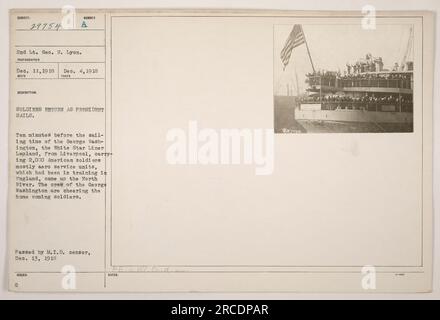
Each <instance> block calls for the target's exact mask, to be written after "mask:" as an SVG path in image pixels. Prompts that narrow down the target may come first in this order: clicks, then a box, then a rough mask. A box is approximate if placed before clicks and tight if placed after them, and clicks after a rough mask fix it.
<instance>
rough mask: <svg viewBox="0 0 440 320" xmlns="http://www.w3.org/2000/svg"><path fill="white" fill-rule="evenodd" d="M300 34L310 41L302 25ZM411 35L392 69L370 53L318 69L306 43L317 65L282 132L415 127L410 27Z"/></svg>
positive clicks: (385, 130)
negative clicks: (343, 66) (331, 67)
mask: <svg viewBox="0 0 440 320" xmlns="http://www.w3.org/2000/svg"><path fill="white" fill-rule="evenodd" d="M294 30H295V28H294ZM292 32H293V31H292ZM299 34H300V36H299V38H300V42H299V44H301V43H306V42H305V36H304V33H303V31H302V28H301V29H299ZM409 34H410V37H409V40H408V44H407V47H406V50H405V53H404V56H403V58H402V60H401V61H400V63H397V62H396V63H394V65H392V67H391V68H388V69H387V68H384V61H383V60H382V57H374V56H373V55H372V54H371V53H367V54H366V55H365V57H363V58H361V59H359V60H357V61H355V62H352V63H347V65H346V69H345V70H344V71H343V72H341V71H315V68H314V66H313V62H312V59H311V57H310V52H309V50H308V47H307V51H308V53H309V57H310V62H311V63H312V68H313V72H310V73H308V74H307V75H306V83H307V86H308V88H307V89H306V93H304V94H298V95H297V96H296V98H295V99H293V101H292V103H293V105H294V110H293V112H294V116H293V119H292V121H291V122H293V123H291V125H290V128H288V129H286V128H282V130H281V131H279V132H284V133H287V132H412V131H413V68H414V65H413V61H411V60H410V59H409V56H410V55H411V50H412V46H413V31H412V28H411V29H410V33H409ZM291 36H292V35H291ZM294 37H295V38H296V39H297V42H296V43H298V35H295V36H294ZM286 45H287V44H286ZM306 45H307V43H306ZM281 58H282V60H283V52H282V55H281ZM289 58H290V57H289ZM287 62H288V61H287ZM388 63H389V62H388Z"/></svg>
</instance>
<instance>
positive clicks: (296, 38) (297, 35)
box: [280, 24, 305, 68]
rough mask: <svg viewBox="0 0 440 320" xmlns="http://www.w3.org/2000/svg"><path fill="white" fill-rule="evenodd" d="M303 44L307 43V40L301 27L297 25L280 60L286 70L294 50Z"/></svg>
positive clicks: (285, 45) (282, 51) (281, 53)
mask: <svg viewBox="0 0 440 320" xmlns="http://www.w3.org/2000/svg"><path fill="white" fill-rule="evenodd" d="M303 43H305V38H304V33H303V31H302V28H301V25H299V24H295V25H294V26H293V29H292V31H291V32H290V34H289V37H288V38H287V40H286V43H285V44H284V47H283V49H282V50H281V52H280V59H281V62H282V63H283V65H284V68H286V66H287V65H288V64H289V60H290V56H291V55H292V50H293V49H294V48H296V47H298V46H300V45H301V44H303Z"/></svg>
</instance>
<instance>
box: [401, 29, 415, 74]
mask: <svg viewBox="0 0 440 320" xmlns="http://www.w3.org/2000/svg"><path fill="white" fill-rule="evenodd" d="M413 42H414V30H413V27H412V26H411V27H410V29H409V38H408V43H407V45H406V50H405V54H404V56H403V59H402V63H401V64H400V69H401V71H403V70H405V68H406V61H407V59H408V56H409V55H410V53H411V50H412V47H413Z"/></svg>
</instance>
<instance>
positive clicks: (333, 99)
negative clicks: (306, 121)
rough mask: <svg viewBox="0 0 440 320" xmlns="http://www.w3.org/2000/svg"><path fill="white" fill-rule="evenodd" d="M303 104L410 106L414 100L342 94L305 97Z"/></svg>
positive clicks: (399, 97)
mask: <svg viewBox="0 0 440 320" xmlns="http://www.w3.org/2000/svg"><path fill="white" fill-rule="evenodd" d="M300 102H301V103H341V104H344V103H346V104H360V105H369V104H381V105H384V104H397V105H400V104H409V103H412V98H410V97H409V96H408V97H407V96H405V95H386V94H385V95H380V96H378V95H374V94H368V93H365V94H364V95H361V96H348V95H342V94H329V95H325V96H322V97H321V96H319V95H314V96H304V97H301V98H300Z"/></svg>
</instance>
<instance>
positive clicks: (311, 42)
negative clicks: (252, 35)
mask: <svg viewBox="0 0 440 320" xmlns="http://www.w3.org/2000/svg"><path fill="white" fill-rule="evenodd" d="M302 27H303V31H304V33H305V37H306V40H307V44H308V46H309V49H310V54H311V56H312V60H313V64H314V66H315V69H316V70H317V71H318V70H320V69H321V70H328V71H338V70H340V71H341V72H343V71H344V70H346V63H347V62H349V63H355V62H356V61H357V60H358V59H360V58H365V56H366V54H367V53H371V54H372V55H373V57H382V60H383V62H384V68H392V66H393V65H394V63H395V62H399V63H400V62H401V60H402V58H403V56H404V54H405V50H406V47H407V44H408V39H409V34H410V27H411V25H409V24H398V25H396V24H388V25H377V28H376V29H375V30H364V29H362V28H361V26H360V24H353V25H316V24H313V25H303V26H302ZM292 28H293V25H277V26H275V29H274V37H275V39H274V50H275V51H274V81H275V83H274V92H275V94H283V95H285V94H286V90H287V89H286V86H287V84H289V86H293V91H294V94H296V92H297V88H296V80H295V70H296V73H297V75H298V83H299V86H298V87H299V92H300V93H302V92H304V91H305V89H306V88H307V84H305V79H306V77H305V74H306V73H308V72H311V71H312V67H311V64H310V60H309V57H308V54H307V49H306V46H305V44H302V45H300V46H298V47H296V48H294V49H293V52H292V56H291V57H290V62H289V65H288V66H287V67H286V69H285V70H284V71H283V65H282V63H281V59H280V58H279V56H280V52H281V50H282V49H283V47H284V43H285V41H286V39H287V37H288V35H289V33H290V31H291V30H292ZM412 57H413V53H412V52H411V53H410V57H409V58H410V60H411V59H412Z"/></svg>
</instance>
